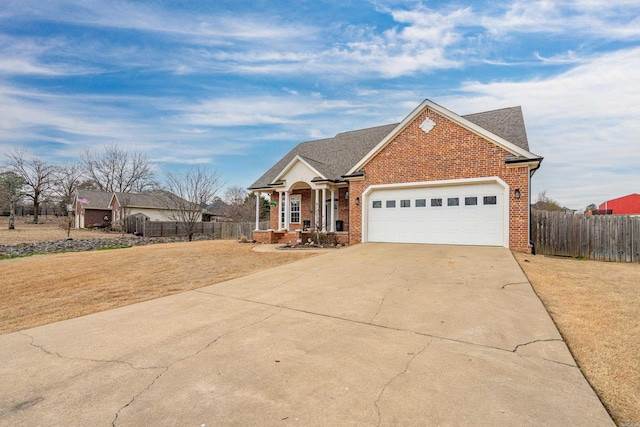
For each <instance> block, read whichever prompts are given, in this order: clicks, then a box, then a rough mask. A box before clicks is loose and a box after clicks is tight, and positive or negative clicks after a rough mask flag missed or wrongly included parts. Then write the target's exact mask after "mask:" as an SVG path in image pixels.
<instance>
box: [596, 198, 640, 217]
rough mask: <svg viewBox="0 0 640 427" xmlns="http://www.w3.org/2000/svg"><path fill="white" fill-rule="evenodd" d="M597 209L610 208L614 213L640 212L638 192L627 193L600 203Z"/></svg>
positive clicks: (628, 213)
mask: <svg viewBox="0 0 640 427" xmlns="http://www.w3.org/2000/svg"><path fill="white" fill-rule="evenodd" d="M598 209H600V210H603V209H610V210H612V211H613V212H612V213H613V214H614V215H631V214H640V194H636V193H634V194H629V195H628V196H623V197H618V198H617V199H613V200H608V201H606V202H604V203H602V204H601V205H600V206H599V207H598Z"/></svg>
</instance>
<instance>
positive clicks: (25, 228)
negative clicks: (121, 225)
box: [0, 216, 120, 245]
mask: <svg viewBox="0 0 640 427" xmlns="http://www.w3.org/2000/svg"><path fill="white" fill-rule="evenodd" d="M31 219H32V217H17V218H16V220H15V224H14V226H15V229H14V230H9V219H8V217H6V216H5V217H0V245H12V244H15V243H35V242H45V241H49V240H64V239H66V238H67V219H66V218H63V217H54V216H41V217H40V221H41V222H42V223H41V224H33V223H32V222H28V221H31ZM119 235H120V234H119V233H118V234H115V233H105V232H104V231H103V230H87V229H81V230H74V229H72V230H71V238H73V239H102V238H110V237H114V236H119Z"/></svg>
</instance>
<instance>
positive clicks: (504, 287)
mask: <svg viewBox="0 0 640 427" xmlns="http://www.w3.org/2000/svg"><path fill="white" fill-rule="evenodd" d="M528 284H529V282H515V283H506V284H504V285H502V286H501V287H500V289H506V288H507V286H514V285H528Z"/></svg>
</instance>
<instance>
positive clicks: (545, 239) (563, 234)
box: [531, 210, 640, 262]
mask: <svg viewBox="0 0 640 427" xmlns="http://www.w3.org/2000/svg"><path fill="white" fill-rule="evenodd" d="M531 240H532V241H533V244H534V246H535V250H536V253H539V254H547V255H559V256H572V257H584V258H587V259H594V260H599V261H616V262H640V255H639V254H638V252H639V248H640V217H638V216H629V215H593V216H592V215H572V214H565V213H563V212H547V211H536V210H532V211H531Z"/></svg>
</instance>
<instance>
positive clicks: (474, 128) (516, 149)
mask: <svg viewBox="0 0 640 427" xmlns="http://www.w3.org/2000/svg"><path fill="white" fill-rule="evenodd" d="M427 108H429V109H431V110H433V111H435V112H436V113H438V114H440V115H442V116H444V117H446V118H447V119H449V120H451V121H453V122H454V123H456V124H458V125H460V126H462V127H464V128H465V129H467V130H469V131H471V132H473V133H475V134H477V135H479V136H480V137H482V138H484V139H486V140H488V141H490V142H492V143H494V144H496V145H498V146H500V147H502V148H504V149H505V150H507V151H509V152H510V153H512V154H514V155H515V156H518V157H522V158H524V159H537V158H538V156H536V155H535V154H533V153H530V152H529V151H528V150H526V149H524V148H522V147H520V146H518V145H516V144H514V143H513V142H509V141H507V140H506V139H504V138H502V137H501V136H498V135H496V134H495V133H493V132H490V131H489V130H487V129H484V128H482V127H480V126H478V125H477V124H475V123H473V122H472V121H470V120H468V119H466V118H464V117H462V116H459V115H457V114H456V113H454V112H452V111H449V110H447V109H446V108H444V107H442V106H440V105H438V104H436V103H434V102H431V101H430V100H428V99H425V100H424V101H423V102H422V104H420V105H419V106H418V107H417V108H416V109H414V110H413V111H412V112H411V113H410V114H409V115H408V116H407V117H405V119H404V120H403V121H402V122H401V123H400V124H399V125H398V126H396V128H395V129H393V131H392V132H390V133H389V134H388V135H387V136H386V137H385V138H384V139H383V140H382V141H380V142H379V143H378V144H377V145H376V146H375V147H374V148H373V149H372V150H371V151H370V152H369V153H367V154H366V155H365V156H364V157H363V158H362V159H361V160H360V161H359V162H358V163H356V164H355V165H354V166H353V167H352V168H351V169H349V171H348V172H347V173H346V174H345V175H351V174H355V173H356V172H358V171H359V170H360V169H362V168H363V167H364V166H365V165H366V164H367V163H368V162H369V161H370V160H371V159H373V158H374V157H375V156H376V155H377V154H378V153H379V152H380V151H382V149H383V148H384V147H386V146H387V144H389V143H390V142H391V141H393V139H394V138H395V137H396V136H398V135H399V134H400V133H401V132H402V131H403V130H404V129H405V128H406V127H407V126H409V124H410V123H412V122H413V121H414V120H415V119H416V118H417V117H418V116H419V115H420V113H422V112H423V111H424V110H426V109H427ZM481 114H482V113H480V114H478V115H477V116H480V115H481ZM491 116H492V115H491V114H488V115H486V116H482V118H484V119H485V121H486V119H487V117H491ZM495 127H496V128H498V126H495ZM525 138H526V133H525ZM527 145H528V144H527Z"/></svg>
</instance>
